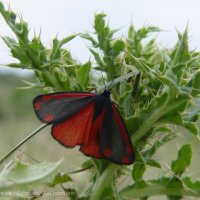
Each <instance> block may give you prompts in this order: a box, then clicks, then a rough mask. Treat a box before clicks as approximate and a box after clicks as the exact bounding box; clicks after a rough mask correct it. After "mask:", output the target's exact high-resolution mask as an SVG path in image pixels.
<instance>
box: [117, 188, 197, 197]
mask: <svg viewBox="0 0 200 200" xmlns="http://www.w3.org/2000/svg"><path fill="white" fill-rule="evenodd" d="M120 194H121V195H122V196H123V198H124V199H136V198H142V197H148V196H156V195H169V196H170V195H172V196H173V195H175V196H191V197H199V193H198V192H196V193H195V192H193V191H190V190H185V189H183V188H178V187H169V186H166V185H161V184H159V185H148V187H145V188H143V187H142V188H132V186H130V187H129V188H126V189H125V190H122V191H121V192H120Z"/></svg>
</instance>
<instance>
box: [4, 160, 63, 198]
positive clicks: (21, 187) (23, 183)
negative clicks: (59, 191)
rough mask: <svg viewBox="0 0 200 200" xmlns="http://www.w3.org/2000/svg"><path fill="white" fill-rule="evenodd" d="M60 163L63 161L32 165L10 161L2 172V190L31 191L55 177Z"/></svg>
mask: <svg viewBox="0 0 200 200" xmlns="http://www.w3.org/2000/svg"><path fill="white" fill-rule="evenodd" d="M60 163H61V161H59V162H57V163H46V162H44V163H39V164H36V165H30V164H27V163H22V162H20V161H18V160H17V161H15V162H10V163H8V164H7V165H6V166H5V167H4V168H3V170H2V171H1V173H0V192H3V191H13V190H14V191H16V190H18V191H25V190H27V191H30V190H32V189H33V187H34V186H39V185H41V186H42V184H46V183H49V182H51V181H52V180H53V179H54V176H55V175H56V173H57V170H58V167H59V165H60ZM22 194H23V193H22ZM22 196H23V195H22Z"/></svg>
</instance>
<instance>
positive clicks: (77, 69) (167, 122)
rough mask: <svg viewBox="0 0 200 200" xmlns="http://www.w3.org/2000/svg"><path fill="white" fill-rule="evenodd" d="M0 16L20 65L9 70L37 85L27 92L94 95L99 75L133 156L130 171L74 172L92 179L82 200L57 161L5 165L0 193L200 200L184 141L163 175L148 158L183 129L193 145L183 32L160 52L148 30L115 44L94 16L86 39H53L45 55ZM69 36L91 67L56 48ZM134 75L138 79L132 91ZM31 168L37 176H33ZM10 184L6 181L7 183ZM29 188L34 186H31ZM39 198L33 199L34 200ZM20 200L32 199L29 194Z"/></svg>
mask: <svg viewBox="0 0 200 200" xmlns="http://www.w3.org/2000/svg"><path fill="white" fill-rule="evenodd" d="M0 13H1V15H2V16H3V18H4V20H5V21H6V23H7V24H8V26H9V27H10V28H11V30H12V31H13V33H14V34H15V36H16V37H15V38H11V37H8V36H3V37H2V39H3V40H4V42H5V43H6V45H7V46H8V48H9V49H10V51H11V54H12V56H13V57H14V58H16V59H17V60H18V61H19V62H18V63H10V64H8V67H12V68H20V69H29V70H32V71H33V72H34V77H35V80H36V81H35V82H34V83H29V82H27V83H26V84H27V85H26V87H27V88H28V89H32V90H34V89H36V88H40V89H41V90H40V93H41V92H43V93H49V92H59V91H95V90H96V91H101V90H102V89H103V88H104V80H103V78H102V75H103V77H104V79H105V82H106V83H112V85H113V86H114V87H113V89H112V100H113V101H114V102H115V103H116V104H118V105H119V110H120V113H121V115H122V116H123V118H124V121H125V124H126V127H127V129H128V131H129V133H130V135H131V140H132V143H133V146H134V150H135V154H136V160H135V162H134V164H133V165H130V166H123V165H116V164H113V163H110V162H108V161H105V160H98V159H93V158H86V161H85V162H84V163H83V165H82V166H80V168H83V169H84V170H87V171H88V172H89V173H90V176H91V179H90V181H88V187H87V190H86V191H85V193H84V195H83V194H82V195H80V194H79V191H76V190H75V189H74V188H70V187H69V185H68V182H70V181H72V179H71V178H70V174H67V173H62V172H58V166H59V165H62V163H61V162H58V163H40V164H36V165H35V164H30V165H26V164H24V163H22V162H21V161H15V162H14V163H13V162H12V163H8V164H7V165H5V166H4V169H3V170H2V172H1V173H0V192H5V191H7V190H9V191H14V190H16V188H17V189H18V190H20V189H21V190H22V189H23V187H25V186H26V187H25V188H26V189H27V190H28V191H33V190H34V187H33V186H35V185H37V187H42V185H43V184H45V185H46V190H48V188H52V187H56V186H60V187H61V188H62V189H63V190H64V191H65V192H68V193H67V194H68V196H69V199H91V200H98V199H99V200H100V199H101V200H102V199H137V198H138V199H141V200H145V199H148V198H149V197H152V196H156V195H163V196H166V197H167V198H168V199H169V200H179V199H183V198H188V197H190V198H192V197H193V198H194V199H196V198H198V197H200V180H198V178H197V179H196V180H193V179H192V177H191V176H188V175H187V173H186V169H187V168H188V167H189V166H190V164H191V161H192V154H193V153H195V152H193V146H192V143H191V141H189V140H188V142H187V140H186V142H185V144H183V145H182V144H181V143H180V144H179V146H180V145H182V146H181V147H179V148H178V149H177V151H176V152H174V154H175V155H177V156H176V159H175V160H171V161H170V163H169V164H168V168H167V173H166V165H165V157H164V156H163V157H162V160H158V159H156V157H155V155H156V154H159V153H161V152H160V149H161V147H164V146H166V145H167V143H168V142H172V141H174V140H176V139H177V138H179V135H180V134H179V133H181V132H182V131H183V130H184V132H185V133H186V134H185V135H191V137H192V138H193V140H196V141H197V142H199V140H198V138H199V128H198V123H197V122H198V121H197V120H198V117H199V111H200V109H199V95H200V70H199V69H200V53H199V52H198V51H196V50H190V49H189V47H188V29H187V28H186V30H185V31H184V33H179V32H178V41H177V43H176V45H175V46H174V47H173V48H163V47H160V46H159V45H158V44H157V43H156V40H155V39H154V38H153V39H152V36H151V33H153V32H159V31H160V29H159V28H157V27H153V26H148V27H142V28H140V29H138V30H136V29H135V28H134V26H133V25H130V27H129V30H128V33H127V35H126V36H123V37H119V38H117V37H116V36H115V33H116V32H119V31H120V30H113V29H111V28H110V26H109V24H108V23H107V22H106V19H105V18H106V15H105V14H103V13H100V14H97V15H95V17H94V33H93V34H91V33H81V34H73V35H70V36H68V37H66V38H63V39H61V40H59V39H58V38H57V37H55V38H54V39H53V40H52V47H51V48H47V47H45V45H44V44H43V43H42V41H41V38H40V36H37V35H35V36H34V37H33V38H30V36H29V28H28V24H27V23H26V22H25V21H24V20H23V19H21V18H20V19H18V18H17V15H16V14H15V13H14V12H13V11H12V10H10V9H8V10H6V9H5V8H4V6H3V4H2V3H0ZM75 37H81V38H82V39H83V40H86V41H88V46H89V51H90V53H91V55H92V56H93V58H94V61H93V62H92V61H91V60H89V61H88V62H86V63H83V64H82V63H79V62H78V61H77V60H76V59H74V58H73V56H72V55H71V53H70V51H69V50H67V49H66V48H64V47H63V45H64V44H66V43H68V42H70V41H71V40H73V39H74V38H75ZM138 73H141V76H140V82H139V85H138V89H137V92H135V91H134V88H135V84H134V83H136V81H135V80H136V77H137V76H136V74H138ZM30 120H31V119H30ZM177 127H178V128H177ZM178 142H179V140H178V139H177V140H176V143H178ZM66 151H67V149H66ZM165 153H166V154H167V152H165ZM77 168H78V166H77ZM35 169H37V170H38V172H39V173H32V172H34V170H35ZM151 170H152V171H154V170H157V171H160V172H161V173H160V176H156V177H152V176H151V178H147V175H148V173H149V171H151ZM82 173H84V172H82ZM9 180H12V181H13V182H12V183H10V184H9ZM32 182H34V184H33V185H30V184H29V183H32ZM77 184H78V183H77ZM43 192H45V191H43ZM43 192H41V193H40V195H38V196H37V197H38V198H40V197H41V196H42V195H43ZM70 192H72V193H70ZM2 194H4V193H2ZM72 194H73V195H72ZM21 197H23V196H21ZM24 198H27V199H31V198H32V196H31V192H30V196H28V197H27V196H26V197H24Z"/></svg>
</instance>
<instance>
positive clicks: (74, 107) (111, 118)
mask: <svg viewBox="0 0 200 200" xmlns="http://www.w3.org/2000/svg"><path fill="white" fill-rule="evenodd" d="M110 94H111V93H110V92H109V91H108V90H105V91H104V92H103V93H102V94H95V93H89V92H63V93H52V94H45V95H40V96H37V97H36V98H35V99H34V100H33V106H34V110H35V113H36V115H37V117H38V118H39V119H40V121H42V122H43V123H46V124H52V125H53V126H52V130H51V134H52V136H53V137H54V139H55V140H57V141H58V142H59V143H61V144H62V145H64V146H66V147H75V146H77V145H80V150H81V151H82V152H83V153H84V154H85V155H87V156H91V157H94V158H103V159H107V160H109V161H111V162H114V163H116V164H126V165H128V164H131V163H133V162H134V160H135V156H134V150H133V147H132V143H131V140H130V137H129V134H128V131H127V129H126V126H125V124H124V122H123V120H122V117H121V116H120V113H119V112H118V110H117V108H116V106H115V104H114V103H113V102H112V101H111V98H110Z"/></svg>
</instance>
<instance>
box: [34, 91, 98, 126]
mask: <svg viewBox="0 0 200 200" xmlns="http://www.w3.org/2000/svg"><path fill="white" fill-rule="evenodd" d="M94 99H95V94H94V93H52V94H45V95H40V96H37V97H36V98H35V99H34V100H33V107H34V110H35V113H36V115H37V117H38V118H39V119H40V121H42V122H43V123H48V124H56V123H58V122H62V121H64V120H66V119H68V118H70V117H71V116H72V115H73V114H75V113H76V112H78V111H79V110H80V109H82V108H84V107H85V106H86V105H88V104H89V103H91V102H92V101H93V100H94Z"/></svg>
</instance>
